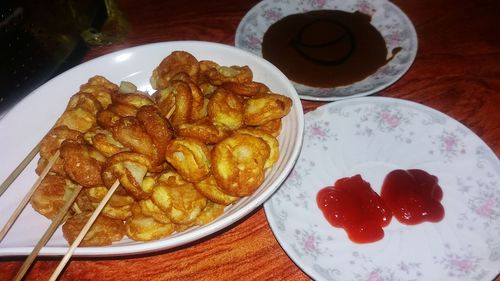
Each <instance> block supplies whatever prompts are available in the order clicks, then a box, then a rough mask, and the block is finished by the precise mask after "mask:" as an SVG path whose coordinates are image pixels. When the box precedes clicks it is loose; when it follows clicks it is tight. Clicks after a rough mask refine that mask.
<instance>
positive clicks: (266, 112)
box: [244, 94, 292, 126]
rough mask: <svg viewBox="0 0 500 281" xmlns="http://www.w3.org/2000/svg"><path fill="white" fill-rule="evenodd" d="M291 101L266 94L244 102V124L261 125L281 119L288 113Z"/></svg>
mask: <svg viewBox="0 0 500 281" xmlns="http://www.w3.org/2000/svg"><path fill="white" fill-rule="evenodd" d="M291 107H292V99H290V98H289V97H287V96H282V95H278V94H267V95H264V96H259V97H252V98H249V99H247V100H245V110H244V117H245V124H247V125H249V126H259V125H263V124H265V123H267V122H269V121H271V120H274V119H279V118H283V117H284V116H285V115H287V114H288V113H289V112H290V109H291Z"/></svg>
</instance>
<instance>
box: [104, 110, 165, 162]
mask: <svg viewBox="0 0 500 281" xmlns="http://www.w3.org/2000/svg"><path fill="white" fill-rule="evenodd" d="M111 132H112V133H113V137H114V138H115V139H116V140H117V141H119V142H120V143H121V144H123V145H124V146H126V147H128V148H129V149H130V150H132V151H134V152H137V153H140V154H142V155H145V156H147V157H149V159H150V160H151V165H152V167H157V166H159V165H161V163H162V162H163V155H160V154H158V150H157V148H156V146H155V145H154V143H153V140H152V138H151V136H150V135H149V134H148V133H147V132H146V129H145V128H144V127H143V126H142V124H141V122H140V121H139V120H138V119H137V118H136V117H131V116H128V117H123V118H121V119H120V120H118V121H117V122H116V124H115V125H114V126H113V127H111Z"/></svg>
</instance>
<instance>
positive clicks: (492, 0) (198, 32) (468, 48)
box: [0, 0, 500, 281]
mask: <svg viewBox="0 0 500 281" xmlns="http://www.w3.org/2000/svg"><path fill="white" fill-rule="evenodd" d="M257 2H258V1H250V0H238V1H231V0H218V1H206V0H205V1H197V0H191V1H179V0H177V1H174V0H170V1H161V0H156V1H155V0H143V1H137V0H121V1H118V4H119V6H120V8H121V11H122V12H123V13H124V14H125V16H126V18H127V20H128V23H129V32H128V34H127V36H126V38H125V40H124V41H123V42H120V43H115V44H113V45H110V46H105V47H96V48H92V49H91V50H90V51H89V52H88V53H87V54H86V56H85V59H84V60H89V59H92V58H95V57H98V56H101V55H104V54H108V53H110V52H113V51H116V50H120V49H123V48H126V47H131V46H136V45H141V44H146V43H153V42H160V41H172V40H203V41H213V42H219V43H226V44H229V45H233V44H234V35H235V32H236V28H237V26H238V23H239V21H240V20H241V18H242V17H243V16H244V15H245V13H246V12H247V11H248V10H249V9H250V8H251V7H252V6H253V5H255V4H256V3H257ZM393 2H395V4H397V5H398V6H399V7H400V8H401V9H402V10H403V11H404V12H405V13H406V14H407V15H408V16H409V18H410V19H411V20H412V22H413V24H414V25H415V28H416V30H417V35H418V39H419V41H418V44H419V47H418V54H417V57H416V60H415V62H414V64H413V66H412V67H411V69H410V70H409V71H408V73H407V74H406V75H405V76H403V77H402V78H401V79H400V80H399V81H398V82H397V83H395V84H394V85H393V86H391V87H389V88H387V89H385V90H383V91H382V92H380V93H378V95H380V96H386V97H397V98H403V99H407V100H411V101H415V102H419V103H422V104H425V105H428V106H430V107H432V108H435V109H437V110H439V111H442V112H444V113H445V114H447V115H449V116H451V117H453V118H455V119H457V120H458V121H460V122H462V123H463V124H464V125H466V126H467V127H469V128H470V129H471V130H472V131H474V132H475V133H476V134H477V135H479V136H480V137H481V138H482V139H483V140H484V141H485V142H486V143H487V144H488V145H489V146H490V147H491V148H492V150H493V151H494V152H495V153H496V155H497V156H500V114H499V111H500V29H499V27H500V17H499V16H498V13H499V12H500V1H497V0H482V1H470V0H453V1H452V0H404V1H403V0H395V1H393ZM322 104H324V103H320V102H311V101H303V106H304V109H305V111H310V110H312V109H314V108H316V107H318V106H320V105H322ZM23 260H24V258H23V257H7V258H0V268H1V269H0V280H9V279H11V278H12V277H13V276H14V275H15V273H16V272H17V270H18V269H19V267H20V266H21V264H22V262H23ZM58 262H59V258H39V259H38V260H37V261H36V262H35V263H34V265H33V267H32V269H31V271H30V272H29V273H28V274H27V276H26V280H47V279H48V277H49V276H50V275H51V273H52V271H53V270H54V269H55V268H56V266H57V264H58ZM340 270H342V269H340ZM499 271H500V264H499ZM308 279H309V277H308V276H307V275H306V274H304V273H303V272H302V271H301V270H300V269H299V268H298V267H297V266H296V265H295V264H294V263H293V261H292V260H291V259H290V258H289V257H288V256H287V255H286V254H285V252H284V251H283V250H282V249H281V247H280V245H279V244H278V242H277V241H276V239H275V238H274V236H273V234H272V232H271V229H270V227H269V225H268V223H267V221H266V217H265V213H264V210H263V208H259V209H258V210H256V211H255V212H253V213H252V214H251V215H249V216H247V217H245V218H244V219H243V220H241V221H240V222H238V223H237V224H235V225H233V226H231V227H230V228H228V229H225V230H224V231H221V232H219V233H217V234H216V235H212V236H211V237H208V238H206V239H204V240H203V241H201V242H198V243H193V244H191V245H187V246H184V247H182V248H178V249H174V250H169V251H163V252H156V253H151V254H145V255H141V256H133V257H114V258H74V259H72V260H71V261H70V263H69V264H68V266H67V267H66V269H65V271H64V272H63V273H62V274H61V276H60V280H124V281H125V280H308ZM497 280H500V279H497Z"/></svg>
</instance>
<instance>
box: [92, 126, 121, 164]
mask: <svg viewBox="0 0 500 281" xmlns="http://www.w3.org/2000/svg"><path fill="white" fill-rule="evenodd" d="M83 137H84V138H85V140H86V141H87V143H89V144H90V145H92V146H93V147H94V148H95V149H97V150H99V152H101V153H102V154H103V155H104V156H106V157H109V156H111V155H114V154H116V153H119V152H123V151H128V150H129V149H128V148H127V147H125V146H123V144H121V143H120V142H118V141H117V140H115V138H114V137H113V134H111V132H110V131H108V130H104V129H102V128H99V127H97V126H96V127H93V128H91V129H90V130H89V131H87V132H86V133H85V134H84V135H83Z"/></svg>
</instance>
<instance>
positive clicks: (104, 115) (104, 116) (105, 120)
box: [96, 108, 137, 130]
mask: <svg viewBox="0 0 500 281" xmlns="http://www.w3.org/2000/svg"><path fill="white" fill-rule="evenodd" d="M134 110H135V108H134ZM135 114H137V111H135V113H134V115H135ZM134 115H127V116H134ZM121 117H122V116H120V115H119V114H117V113H115V112H114V111H113V110H111V109H105V110H103V111H100V112H98V113H97V115H96V119H97V120H96V122H97V125H99V126H100V127H102V128H104V129H107V130H109V129H110V128H111V127H113V126H114V125H115V124H116V122H118V120H120V118H121Z"/></svg>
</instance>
